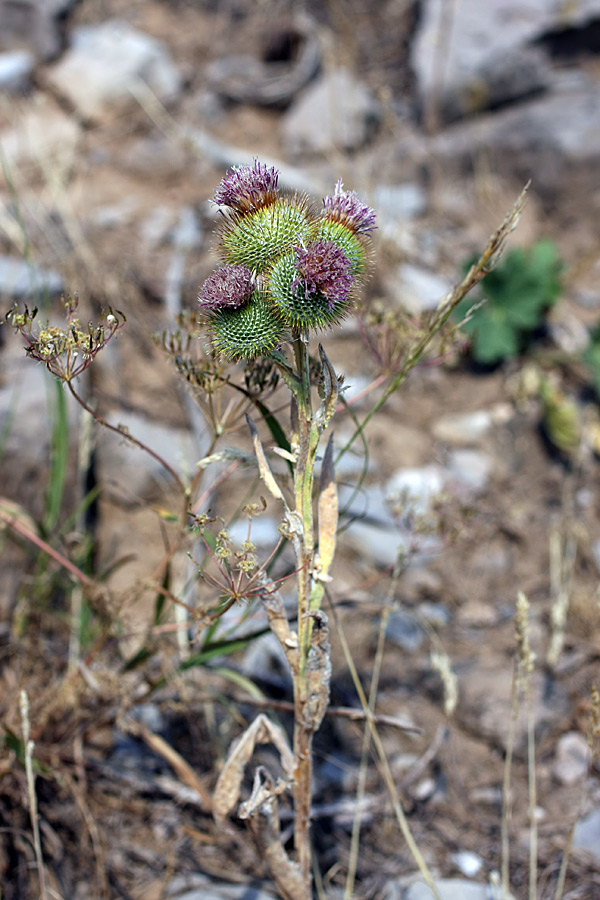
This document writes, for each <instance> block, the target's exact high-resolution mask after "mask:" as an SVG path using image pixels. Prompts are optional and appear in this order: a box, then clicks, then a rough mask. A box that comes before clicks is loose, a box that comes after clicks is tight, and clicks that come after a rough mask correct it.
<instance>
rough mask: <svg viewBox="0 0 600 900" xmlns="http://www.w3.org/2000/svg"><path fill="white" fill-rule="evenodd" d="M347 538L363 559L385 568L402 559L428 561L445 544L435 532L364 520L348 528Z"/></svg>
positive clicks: (415, 561)
mask: <svg viewBox="0 0 600 900" xmlns="http://www.w3.org/2000/svg"><path fill="white" fill-rule="evenodd" d="M344 541H345V543H346V545H347V546H350V547H351V548H352V549H353V550H354V551H355V553H356V554H357V555H358V556H359V557H360V558H361V559H364V560H365V561H368V562H372V563H374V564H375V565H377V566H383V567H385V568H391V567H392V566H395V565H396V563H397V561H398V559H404V560H405V561H406V563H407V564H410V565H415V566H423V565H426V564H427V563H429V562H431V560H432V559H434V558H435V556H436V555H437V554H438V553H439V552H440V551H441V549H442V546H443V545H442V542H441V540H440V539H439V538H438V537H437V535H435V534H416V533H414V532H409V531H407V530H405V529H402V530H401V529H400V528H399V527H390V526H387V527H386V526H381V525H376V524H373V523H371V522H363V521H360V520H357V521H355V522H353V523H352V524H351V526H350V527H349V528H348V530H347V531H346V532H344Z"/></svg>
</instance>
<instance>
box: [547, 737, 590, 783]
mask: <svg viewBox="0 0 600 900" xmlns="http://www.w3.org/2000/svg"><path fill="white" fill-rule="evenodd" d="M590 755H591V751H590V747H589V744H588V742H587V740H586V739H585V737H584V736H583V735H582V734H581V732H579V731H568V732H567V733H566V734H563V735H561V737H560V739H559V740H558V742H557V745H556V755H555V759H554V765H553V767H552V772H553V774H554V777H555V778H557V779H558V781H560V783H561V784H575V783H576V782H578V781H582V780H583V779H584V778H585V776H586V775H587V772H588V769H589V765H590Z"/></svg>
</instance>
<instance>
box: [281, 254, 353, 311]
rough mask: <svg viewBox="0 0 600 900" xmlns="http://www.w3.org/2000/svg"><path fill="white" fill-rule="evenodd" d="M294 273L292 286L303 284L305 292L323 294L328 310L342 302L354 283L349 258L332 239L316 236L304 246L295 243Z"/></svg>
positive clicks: (346, 297)
mask: <svg viewBox="0 0 600 900" xmlns="http://www.w3.org/2000/svg"><path fill="white" fill-rule="evenodd" d="M295 253H296V261H297V262H296V269H297V272H298V274H297V276H296V278H295V279H294V282H293V283H292V288H294V287H296V286H297V285H300V284H301V285H302V286H303V288H304V292H305V294H315V293H320V294H323V295H324V296H325V297H326V298H327V301H328V305H329V310H330V311H331V310H332V309H333V307H334V306H335V304H343V303H345V302H346V300H347V299H348V295H349V293H350V291H351V289H352V286H353V284H354V277H353V275H352V267H351V265H350V260H349V259H348V257H347V256H346V254H345V253H344V251H343V250H342V249H341V248H340V247H338V245H337V244H335V243H334V242H333V241H325V240H316V241H312V243H310V244H308V246H307V247H298V248H296V250H295Z"/></svg>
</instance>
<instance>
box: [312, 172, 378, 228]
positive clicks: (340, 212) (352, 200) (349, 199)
mask: <svg viewBox="0 0 600 900" xmlns="http://www.w3.org/2000/svg"><path fill="white" fill-rule="evenodd" d="M323 210H324V214H325V215H326V216H327V218H328V219H334V220H336V221H338V222H341V223H342V224H343V225H346V226H347V227H348V228H350V229H351V230H352V231H353V232H354V233H355V234H368V233H369V232H370V231H373V229H374V228H377V225H376V224H375V210H373V209H371V207H370V206H367V204H366V203H362V202H361V201H360V200H359V199H358V196H357V194H356V193H355V192H354V191H345V190H344V189H343V185H342V182H341V180H340V181H338V183H337V184H336V186H335V193H334V194H333V197H325V199H324V200H323Z"/></svg>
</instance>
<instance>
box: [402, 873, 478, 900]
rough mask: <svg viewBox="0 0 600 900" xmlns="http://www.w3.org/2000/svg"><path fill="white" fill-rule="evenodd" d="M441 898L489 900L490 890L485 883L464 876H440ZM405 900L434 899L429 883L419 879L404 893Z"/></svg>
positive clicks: (451, 899)
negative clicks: (475, 882) (478, 882)
mask: <svg viewBox="0 0 600 900" xmlns="http://www.w3.org/2000/svg"><path fill="white" fill-rule="evenodd" d="M435 886H436V888H437V890H438V894H439V900H488V898H489V890H488V886H487V885H485V884H474V883H473V882H472V881H465V879H464V878H440V879H439V880H438V881H436V882H435ZM403 900H434V895H433V893H432V892H431V889H430V888H428V887H427V885H426V884H425V883H424V882H422V881H418V882H415V883H414V884H411V885H410V887H408V888H407V889H406V891H405V893H404V897H403Z"/></svg>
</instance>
